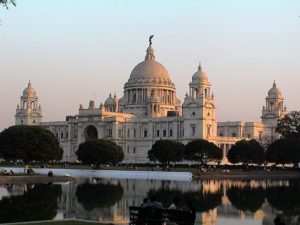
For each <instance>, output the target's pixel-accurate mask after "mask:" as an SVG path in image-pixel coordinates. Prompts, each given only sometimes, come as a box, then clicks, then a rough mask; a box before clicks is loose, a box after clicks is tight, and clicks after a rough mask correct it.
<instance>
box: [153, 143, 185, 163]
mask: <svg viewBox="0 0 300 225" xmlns="http://www.w3.org/2000/svg"><path fill="white" fill-rule="evenodd" d="M183 154H184V144H182V143H180V142H177V141H170V140H159V141H156V142H155V143H154V145H153V146H152V149H151V150H149V151H148V158H149V159H150V160H151V161H159V162H161V163H163V164H167V165H169V164H170V163H171V162H179V161H181V160H182V159H183Z"/></svg>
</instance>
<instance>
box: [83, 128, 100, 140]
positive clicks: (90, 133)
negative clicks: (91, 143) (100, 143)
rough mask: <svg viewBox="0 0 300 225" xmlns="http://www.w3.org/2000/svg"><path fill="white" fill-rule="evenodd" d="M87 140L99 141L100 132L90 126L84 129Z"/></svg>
mask: <svg viewBox="0 0 300 225" xmlns="http://www.w3.org/2000/svg"><path fill="white" fill-rule="evenodd" d="M83 135H84V138H85V140H86V141H87V140H93V139H98V131H97V128H96V127H94V126H93V125H89V126H87V127H86V128H85V129H84V132H83Z"/></svg>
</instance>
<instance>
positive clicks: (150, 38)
mask: <svg viewBox="0 0 300 225" xmlns="http://www.w3.org/2000/svg"><path fill="white" fill-rule="evenodd" d="M153 37H154V34H152V35H151V36H150V37H149V47H151V45H152V38H153Z"/></svg>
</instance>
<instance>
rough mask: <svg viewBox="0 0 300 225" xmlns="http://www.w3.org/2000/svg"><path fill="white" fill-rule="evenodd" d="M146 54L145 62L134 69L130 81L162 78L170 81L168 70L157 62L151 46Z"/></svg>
mask: <svg viewBox="0 0 300 225" xmlns="http://www.w3.org/2000/svg"><path fill="white" fill-rule="evenodd" d="M146 52H147V54H146V57H145V61H143V62H141V63H139V64H138V65H136V66H135V67H134V69H133V70H132V72H131V74H130V78H129V79H133V80H134V79H149V78H162V79H165V80H169V79H170V78H169V73H168V71H167V69H166V68H165V67H164V66H163V65H162V64H160V63H159V62H157V61H156V60H155V56H154V50H153V48H152V47H151V46H149V47H148V48H147V51H146Z"/></svg>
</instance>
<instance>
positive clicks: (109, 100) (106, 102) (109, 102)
mask: <svg viewBox="0 0 300 225" xmlns="http://www.w3.org/2000/svg"><path fill="white" fill-rule="evenodd" d="M114 104H115V99H114V98H113V97H111V94H109V97H108V98H107V99H106V101H105V103H104V105H114Z"/></svg>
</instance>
